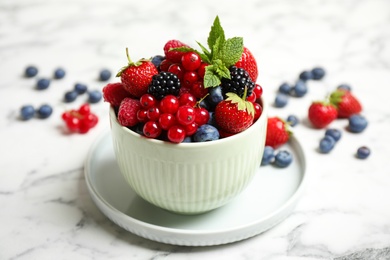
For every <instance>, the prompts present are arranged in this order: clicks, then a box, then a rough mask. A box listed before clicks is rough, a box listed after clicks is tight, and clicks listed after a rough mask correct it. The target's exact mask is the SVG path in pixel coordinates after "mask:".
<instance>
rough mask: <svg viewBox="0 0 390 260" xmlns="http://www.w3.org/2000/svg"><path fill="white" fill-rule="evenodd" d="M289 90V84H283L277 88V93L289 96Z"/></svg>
mask: <svg viewBox="0 0 390 260" xmlns="http://www.w3.org/2000/svg"><path fill="white" fill-rule="evenodd" d="M291 88H292V87H291V85H290V84H288V83H286V82H284V83H282V85H280V86H279V92H280V93H283V94H286V95H288V94H290V91H291Z"/></svg>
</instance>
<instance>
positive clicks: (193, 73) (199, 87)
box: [160, 51, 209, 98]
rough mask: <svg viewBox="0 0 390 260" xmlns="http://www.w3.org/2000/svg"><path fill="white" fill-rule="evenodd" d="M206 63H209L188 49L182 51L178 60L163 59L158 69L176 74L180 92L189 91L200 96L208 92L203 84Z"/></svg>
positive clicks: (197, 96)
mask: <svg viewBox="0 0 390 260" xmlns="http://www.w3.org/2000/svg"><path fill="white" fill-rule="evenodd" d="M207 65H209V64H207V63H205V62H202V60H201V58H200V56H199V54H198V53H196V52H192V51H190V52H186V53H184V54H183V55H182V56H181V59H180V61H179V62H173V61H172V60H169V59H168V58H167V59H165V60H163V61H162V62H161V64H160V70H161V71H168V72H171V73H173V74H176V75H177V77H178V78H179V80H180V82H181V84H182V86H181V89H180V92H181V93H185V92H191V93H192V94H193V95H194V96H195V97H196V98H202V97H204V96H205V95H207V93H208V91H207V89H206V88H205V87H204V85H203V77H204V74H205V68H206V66H207Z"/></svg>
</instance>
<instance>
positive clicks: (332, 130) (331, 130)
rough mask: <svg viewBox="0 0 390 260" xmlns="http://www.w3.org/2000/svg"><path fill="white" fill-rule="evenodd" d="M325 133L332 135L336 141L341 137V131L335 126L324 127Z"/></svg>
mask: <svg viewBox="0 0 390 260" xmlns="http://www.w3.org/2000/svg"><path fill="white" fill-rule="evenodd" d="M325 135H327V136H330V137H332V138H333V139H334V140H335V141H336V142H337V141H338V140H340V138H341V135H342V134H341V131H340V130H338V129H335V128H329V129H326V131H325Z"/></svg>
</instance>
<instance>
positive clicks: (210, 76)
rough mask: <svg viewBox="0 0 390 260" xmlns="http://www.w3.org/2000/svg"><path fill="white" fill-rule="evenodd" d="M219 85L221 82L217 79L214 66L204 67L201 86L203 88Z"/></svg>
mask: <svg viewBox="0 0 390 260" xmlns="http://www.w3.org/2000/svg"><path fill="white" fill-rule="evenodd" d="M220 84H221V80H220V79H219V77H218V74H217V72H216V68H215V66H214V65H209V66H207V67H206V71H205V74H204V78H203V85H204V87H205V88H209V87H216V86H218V85H220Z"/></svg>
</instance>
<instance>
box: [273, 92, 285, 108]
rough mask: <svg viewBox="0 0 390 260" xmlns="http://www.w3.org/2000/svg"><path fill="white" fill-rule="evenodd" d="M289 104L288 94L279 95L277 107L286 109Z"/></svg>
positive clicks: (276, 100)
mask: <svg viewBox="0 0 390 260" xmlns="http://www.w3.org/2000/svg"><path fill="white" fill-rule="evenodd" d="M287 102H288V96H287V95H286V94H282V93H277V94H276V97H275V101H274V105H275V107H285V106H286V105H287Z"/></svg>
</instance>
